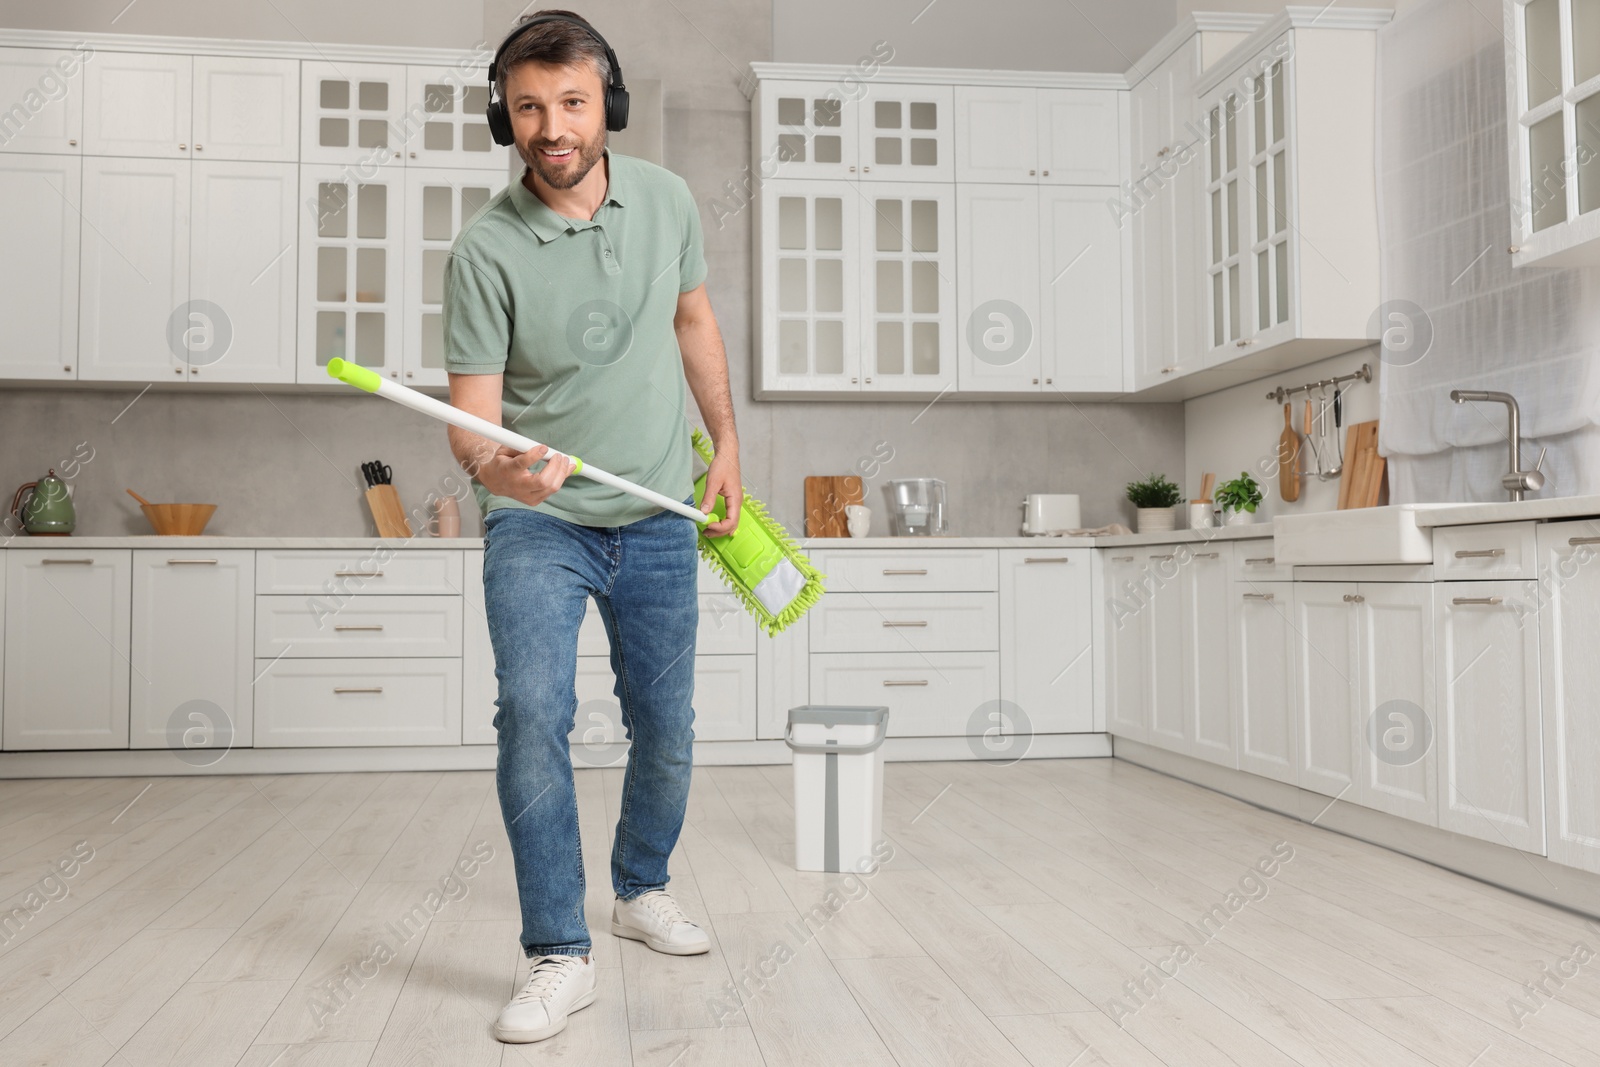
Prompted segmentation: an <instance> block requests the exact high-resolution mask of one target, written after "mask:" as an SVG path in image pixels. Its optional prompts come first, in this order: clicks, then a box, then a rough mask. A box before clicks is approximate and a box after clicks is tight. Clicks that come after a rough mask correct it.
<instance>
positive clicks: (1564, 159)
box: [1505, 0, 1600, 267]
mask: <svg viewBox="0 0 1600 1067" xmlns="http://www.w3.org/2000/svg"><path fill="white" fill-rule="evenodd" d="M1594 17H1595V13H1594V9H1593V6H1592V5H1591V4H1590V3H1588V0H1505V35H1506V49H1505V62H1506V79H1505V80H1506V130H1507V132H1508V134H1509V136H1508V137H1507V138H1506V142H1507V144H1506V147H1507V149H1508V153H1509V159H1510V166H1509V169H1508V174H1509V175H1510V194H1511V195H1510V203H1511V248H1510V251H1511V262H1512V264H1513V265H1514V266H1518V267H1523V266H1528V265H1530V264H1535V263H1537V264H1538V265H1539V266H1541V267H1569V266H1586V265H1592V264H1595V263H1600V211H1596V210H1595V208H1596V207H1600V131H1597V129H1596V127H1597V126H1600V50H1597V49H1596V46H1595V41H1596V40H1597V31H1596V27H1595V24H1594Z"/></svg>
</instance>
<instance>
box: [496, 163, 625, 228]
mask: <svg viewBox="0 0 1600 1067" xmlns="http://www.w3.org/2000/svg"><path fill="white" fill-rule="evenodd" d="M602 151H603V156H604V166H605V168H606V175H607V183H606V198H605V199H604V200H603V201H601V206H602V207H604V206H605V205H606V204H616V205H617V206H618V207H623V206H625V200H624V198H623V195H622V194H623V193H624V192H626V191H627V190H626V189H625V188H623V186H625V185H626V182H624V181H623V180H622V179H621V177H620V176H619V175H618V173H617V171H618V169H619V168H618V167H617V166H616V160H615V158H614V157H613V156H612V155H611V146H609V145H607V146H606V147H605V148H604V149H603V150H602ZM527 173H528V168H527V165H526V164H524V165H523V168H522V173H521V174H519V175H517V178H516V180H515V181H513V182H512V183H511V202H512V203H513V204H514V205H516V209H517V214H519V215H521V216H522V221H523V222H525V223H527V225H528V229H530V230H532V231H533V232H534V235H535V236H537V237H538V238H539V240H540V241H546V242H548V241H554V240H555V239H556V238H557V237H560V236H561V235H562V234H564V233H570V232H575V231H577V230H580V229H587V228H589V227H590V226H593V225H595V223H594V222H593V221H592V220H590V219H570V218H567V217H566V216H565V215H560V214H557V213H556V212H555V211H553V210H551V208H550V206H549V205H548V204H546V203H545V202H544V201H543V200H540V199H539V198H538V197H537V196H535V195H534V194H533V192H532V191H531V190H530V189H529V188H528V187H527V186H526V185H524V184H523V181H522V179H523V178H524V177H525V176H526V175H527ZM595 213H596V214H599V212H598V211H596V212H595Z"/></svg>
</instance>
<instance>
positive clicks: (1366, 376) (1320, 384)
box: [1267, 363, 1372, 404]
mask: <svg viewBox="0 0 1600 1067" xmlns="http://www.w3.org/2000/svg"><path fill="white" fill-rule="evenodd" d="M1358 379H1359V380H1361V381H1363V382H1370V381H1372V364H1370V363H1363V364H1361V369H1360V370H1358V371H1356V372H1354V373H1352V374H1340V375H1336V376H1334V377H1332V378H1323V379H1321V380H1319V381H1315V382H1307V383H1306V384H1304V385H1297V386H1295V387H1294V388H1292V389H1285V388H1284V387H1283V386H1281V385H1280V386H1278V387H1277V388H1276V389H1274V390H1273V391H1272V392H1270V393H1268V394H1267V399H1268V400H1274V401H1277V402H1278V403H1280V404H1281V403H1283V402H1284V401H1285V400H1287V399H1289V398H1290V397H1291V396H1293V395H1294V394H1296V393H1309V392H1311V390H1313V389H1321V388H1324V387H1326V386H1329V385H1338V384H1339V383H1340V382H1352V381H1356V380H1358Z"/></svg>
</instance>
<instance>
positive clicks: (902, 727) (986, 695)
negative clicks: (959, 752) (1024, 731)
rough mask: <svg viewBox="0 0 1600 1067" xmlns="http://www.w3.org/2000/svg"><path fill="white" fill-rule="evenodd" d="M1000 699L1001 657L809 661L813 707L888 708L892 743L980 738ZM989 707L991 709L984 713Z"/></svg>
mask: <svg viewBox="0 0 1600 1067" xmlns="http://www.w3.org/2000/svg"><path fill="white" fill-rule="evenodd" d="M999 699H1000V654H999V653H998V652H943V653H940V654H938V655H937V656H924V655H922V654H921V653H917V652H880V653H850V652H833V653H823V654H820V655H817V654H813V655H812V656H811V702H812V703H814V704H844V705H851V704H854V705H866V706H875V705H880V704H881V705H885V706H887V707H888V709H889V736H890V737H960V736H966V735H967V734H969V733H982V731H983V729H984V724H985V723H992V722H993V720H994V716H993V707H994V705H993V704H992V703H991V702H992V701H997V700H999ZM985 705H989V707H985Z"/></svg>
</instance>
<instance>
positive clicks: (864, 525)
mask: <svg viewBox="0 0 1600 1067" xmlns="http://www.w3.org/2000/svg"><path fill="white" fill-rule="evenodd" d="M844 520H845V526H846V527H848V528H849V530H850V536H851V537H865V536H867V531H869V530H871V529H872V509H871V508H869V507H867V506H866V505H864V504H846V505H845V506H844Z"/></svg>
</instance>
